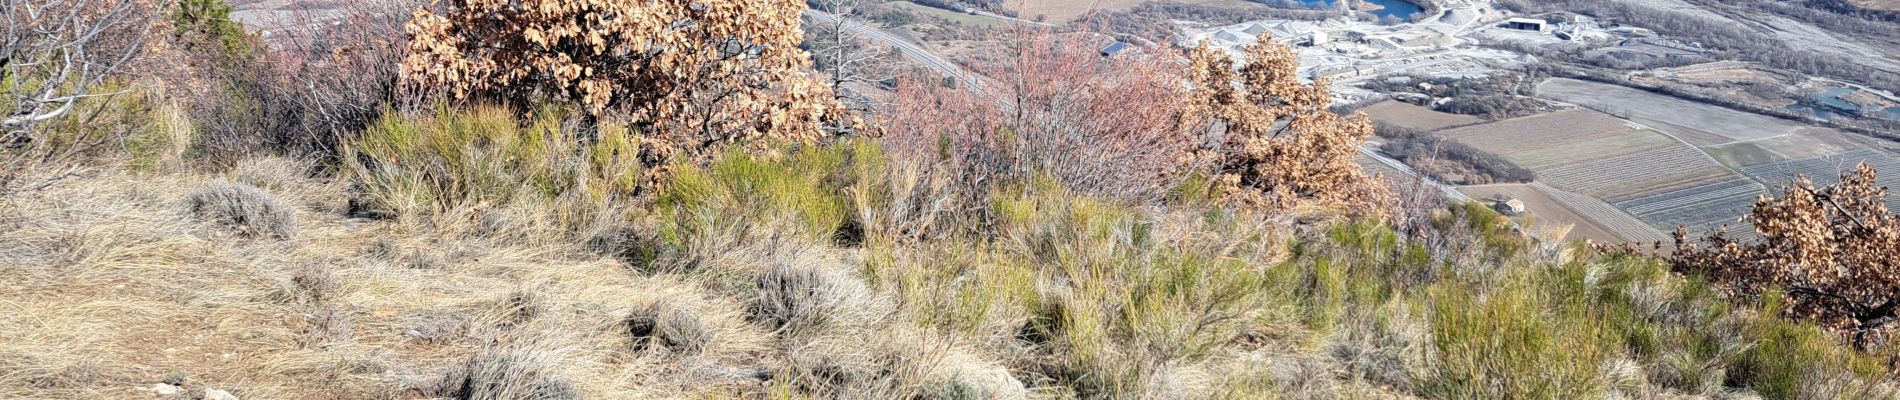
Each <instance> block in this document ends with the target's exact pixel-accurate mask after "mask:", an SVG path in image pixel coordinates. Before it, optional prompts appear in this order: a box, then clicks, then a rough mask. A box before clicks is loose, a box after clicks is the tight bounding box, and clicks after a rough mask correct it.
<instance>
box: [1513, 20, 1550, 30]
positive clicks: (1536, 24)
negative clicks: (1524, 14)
mask: <svg viewBox="0 0 1900 400" xmlns="http://www.w3.org/2000/svg"><path fill="white" fill-rule="evenodd" d="M1549 24H1550V23H1549V22H1545V21H1544V20H1541V19H1534V18H1511V19H1507V20H1504V28H1505V29H1516V30H1520V31H1535V32H1543V31H1544V28H1546V27H1547V25H1549Z"/></svg>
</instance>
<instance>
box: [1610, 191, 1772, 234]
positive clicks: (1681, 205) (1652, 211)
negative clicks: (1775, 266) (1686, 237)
mask: <svg viewBox="0 0 1900 400" xmlns="http://www.w3.org/2000/svg"><path fill="white" fill-rule="evenodd" d="M1765 193H1767V188H1766V187H1763V186H1762V185H1761V184H1760V183H1757V182H1755V181H1754V180H1752V179H1748V178H1744V177H1740V176H1736V177H1734V178H1733V179H1727V180H1722V181H1717V182H1709V183H1704V184H1699V185H1695V186H1690V187H1684V188H1679V189H1675V190H1670V191H1666V192H1657V193H1654V194H1650V195H1647V196H1642V197H1637V198H1633V199H1629V200H1624V201H1619V202H1616V203H1615V204H1616V207H1617V208H1621V209H1623V210H1624V211H1628V212H1629V213H1630V214H1632V215H1635V216H1636V217H1637V218H1641V219H1642V220H1643V221H1647V222H1649V224H1650V225H1651V226H1655V227H1656V228H1657V229H1662V230H1666V231H1674V230H1675V229H1676V227H1677V226H1687V227H1689V230H1690V231H1692V232H1705V231H1708V230H1712V229H1715V228H1719V227H1721V226H1724V225H1727V226H1729V233H1730V234H1731V236H1732V237H1737V238H1749V237H1754V231H1753V228H1752V227H1750V226H1749V225H1748V224H1747V223H1744V222H1742V221H1741V216H1742V215H1743V214H1746V213H1748V210H1749V208H1750V207H1753V206H1754V204H1755V199H1756V198H1757V197H1759V196H1761V195H1762V194H1765Z"/></svg>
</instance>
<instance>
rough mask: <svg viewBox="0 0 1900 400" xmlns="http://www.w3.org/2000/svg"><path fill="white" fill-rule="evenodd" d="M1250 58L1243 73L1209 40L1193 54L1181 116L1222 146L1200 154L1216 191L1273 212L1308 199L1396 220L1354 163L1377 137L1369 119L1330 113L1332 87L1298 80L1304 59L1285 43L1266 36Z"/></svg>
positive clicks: (1195, 130)
mask: <svg viewBox="0 0 1900 400" xmlns="http://www.w3.org/2000/svg"><path fill="white" fill-rule="evenodd" d="M1246 54H1247V60H1246V61H1245V64H1243V65H1241V67H1240V68H1239V71H1238V73H1236V71H1235V68H1234V61H1233V60H1232V59H1230V58H1228V56H1227V55H1226V53H1224V52H1220V51H1218V50H1215V49H1214V48H1213V47H1212V46H1211V45H1209V44H1207V43H1203V44H1202V45H1201V46H1200V47H1197V48H1195V49H1194V50H1193V52H1191V53H1190V55H1189V58H1190V60H1191V62H1192V65H1191V66H1190V67H1189V71H1188V73H1189V81H1191V82H1192V83H1193V85H1194V89H1193V91H1192V93H1191V94H1190V95H1189V97H1188V99H1189V100H1188V104H1187V105H1186V106H1184V107H1185V110H1186V111H1185V112H1184V114H1183V116H1182V117H1181V120H1182V121H1183V122H1184V123H1186V124H1188V126H1189V127H1190V128H1191V129H1193V130H1192V131H1190V132H1193V133H1195V134H1202V135H1207V136H1210V137H1212V138H1217V139H1218V141H1219V143H1220V144H1219V145H1217V146H1214V147H1212V148H1206V149H1203V150H1202V151H1201V153H1200V154H1198V155H1197V156H1196V157H1197V158H1198V159H1200V160H1202V161H1204V162H1207V163H1208V164H1209V168H1210V171H1212V172H1213V174H1214V175H1213V180H1212V182H1211V183H1212V184H1213V185H1215V188H1216V189H1217V190H1216V192H1218V193H1220V194H1221V195H1222V196H1225V197H1227V198H1229V199H1231V200H1233V201H1235V202H1237V203H1239V204H1250V205H1254V206H1264V207H1269V208H1278V209H1286V208H1291V207H1293V206H1294V205H1297V204H1298V203H1309V202H1310V203H1316V204H1319V205H1321V206H1322V207H1327V208H1334V209H1341V210H1345V211H1349V212H1350V214H1354V215H1364V216H1374V217H1383V216H1385V215H1387V214H1389V212H1390V210H1388V208H1389V207H1388V206H1386V205H1384V204H1382V203H1381V202H1382V201H1384V200H1385V199H1386V198H1388V197H1390V195H1389V194H1386V193H1385V188H1384V187H1382V186H1381V185H1380V184H1379V183H1378V182H1377V181H1375V180H1373V179H1371V177H1370V176H1368V175H1367V174H1366V173H1365V171H1364V170H1363V169H1361V168H1360V167H1359V164H1357V163H1356V162H1355V161H1354V157H1356V156H1357V155H1358V152H1359V146H1360V145H1361V144H1363V143H1365V140H1366V138H1368V137H1371V136H1372V123H1371V122H1370V120H1368V119H1367V118H1366V117H1365V115H1363V114H1361V115H1358V116H1357V117H1354V118H1350V119H1349V118H1342V117H1340V116H1339V115H1338V114H1334V113H1333V112H1331V111H1328V109H1327V106H1328V104H1329V103H1330V102H1331V101H1332V95H1331V94H1330V93H1329V92H1328V90H1329V89H1328V88H1329V87H1330V85H1331V84H1332V83H1331V82H1330V81H1329V80H1327V79H1320V80H1319V81H1317V82H1314V83H1313V84H1312V85H1306V84H1304V83H1301V82H1300V78H1299V74H1298V72H1297V71H1296V69H1297V68H1298V66H1299V59H1298V58H1297V57H1295V56H1294V54H1293V50H1292V49H1290V48H1288V47H1287V46H1286V45H1284V44H1278V43H1275V42H1273V41H1272V40H1271V39H1270V38H1267V37H1265V36H1262V38H1261V39H1260V40H1259V41H1258V42H1255V43H1254V44H1251V45H1248V46H1247V49H1246ZM1237 84H1238V85H1237Z"/></svg>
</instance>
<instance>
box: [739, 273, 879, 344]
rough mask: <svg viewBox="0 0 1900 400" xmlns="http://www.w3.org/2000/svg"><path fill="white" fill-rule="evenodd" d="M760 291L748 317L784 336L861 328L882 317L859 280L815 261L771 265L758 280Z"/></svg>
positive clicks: (869, 293)
mask: <svg viewBox="0 0 1900 400" xmlns="http://www.w3.org/2000/svg"><path fill="white" fill-rule="evenodd" d="M758 289H759V298H758V300H757V301H756V302H755V303H753V306H752V310H751V311H752V315H753V316H754V317H755V318H757V319H759V320H761V321H764V322H765V323H766V324H767V325H769V326H771V327H772V328H774V329H777V330H778V331H779V332H781V334H783V335H786V336H799V335H801V334H807V333H812V332H816V331H819V330H821V329H825V328H831V327H857V326H863V325H865V324H868V323H870V322H872V321H874V320H875V319H877V318H880V317H881V310H879V309H878V307H879V306H878V305H877V304H876V303H875V302H876V299H875V298H874V297H873V296H874V295H873V294H872V292H871V290H870V289H869V288H867V287H865V286H864V282H863V281H860V280H858V278H857V277H855V276H852V275H851V274H850V272H849V271H846V270H843V269H841V268H837V267H835V266H832V265H827V264H821V263H817V262H813V260H791V261H785V262H778V263H775V264H774V265H773V266H772V267H771V268H770V269H768V270H766V271H765V273H764V274H763V275H760V276H759V278H758Z"/></svg>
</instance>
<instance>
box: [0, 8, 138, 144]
mask: <svg viewBox="0 0 1900 400" xmlns="http://www.w3.org/2000/svg"><path fill="white" fill-rule="evenodd" d="M151 10H152V5H151V3H147V2H142V1H138V0H0V96H5V97H4V98H0V101H3V102H5V103H4V104H3V105H0V107H5V108H0V111H5V112H6V114H5V115H4V117H0V145H6V146H10V147H19V146H24V145H26V144H27V143H29V142H31V141H33V140H34V138H33V134H32V127H33V126H34V125H37V124H40V123H43V122H45V121H48V120H52V119H55V118H59V117H61V116H65V115H66V114H67V113H68V112H70V111H72V110H73V106H74V105H75V104H77V103H78V102H79V101H80V100H81V99H85V98H89V97H100V96H107V95H111V94H114V93H94V92H92V90H93V89H96V88H98V87H99V85H100V84H101V83H103V82H105V80H106V79H107V78H108V77H111V76H113V74H115V73H117V72H119V71H120V70H121V69H122V68H124V67H125V66H126V65H128V64H129V63H131V61H132V60H133V59H134V57H136V56H137V55H138V54H139V51H140V50H142V49H143V48H144V44H145V36H146V35H147V34H148V33H150V32H151V30H152V24H151V23H152V21H151V18H152V13H151V12H150V11H151Z"/></svg>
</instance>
